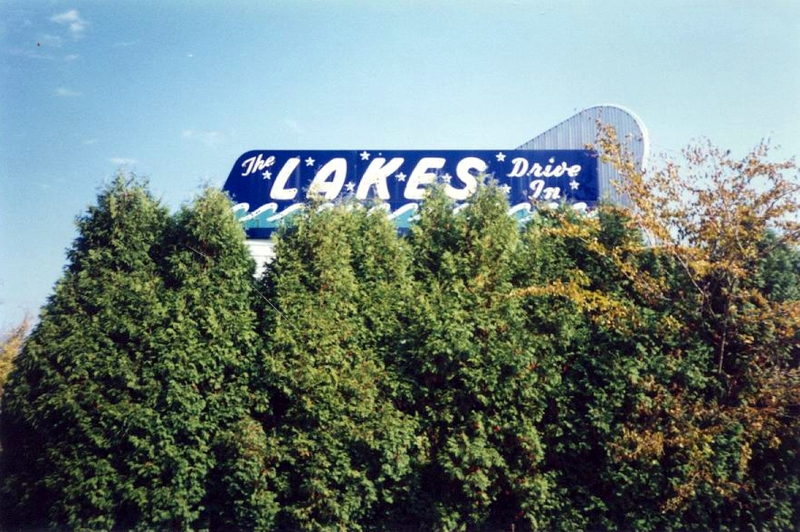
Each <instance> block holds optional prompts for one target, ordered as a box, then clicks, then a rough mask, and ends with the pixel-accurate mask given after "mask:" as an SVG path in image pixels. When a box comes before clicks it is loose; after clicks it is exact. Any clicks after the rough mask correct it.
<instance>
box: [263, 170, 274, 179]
mask: <svg viewBox="0 0 800 532" xmlns="http://www.w3.org/2000/svg"><path fill="white" fill-rule="evenodd" d="M261 175H263V176H264V179H270V178H271V177H272V172H270V171H269V170H264V173H263V174H261Z"/></svg>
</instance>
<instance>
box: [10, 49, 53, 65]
mask: <svg viewBox="0 0 800 532" xmlns="http://www.w3.org/2000/svg"><path fill="white" fill-rule="evenodd" d="M37 50H39V48H38V47H36V46H34V47H33V48H12V49H10V50H8V51H7V53H8V54H9V55H13V56H16V57H27V58H28V59H45V60H47V61H52V60H53V59H55V57H53V56H52V55H50V54H44V53H42V52H39V51H37Z"/></svg>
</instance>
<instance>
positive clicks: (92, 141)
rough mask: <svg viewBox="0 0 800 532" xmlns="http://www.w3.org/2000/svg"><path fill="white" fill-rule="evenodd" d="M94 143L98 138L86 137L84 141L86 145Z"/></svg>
mask: <svg viewBox="0 0 800 532" xmlns="http://www.w3.org/2000/svg"><path fill="white" fill-rule="evenodd" d="M93 144H97V139H86V140H84V141H83V145H84V146H91V145H93Z"/></svg>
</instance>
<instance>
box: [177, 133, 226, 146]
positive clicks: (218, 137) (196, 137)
mask: <svg viewBox="0 0 800 532" xmlns="http://www.w3.org/2000/svg"><path fill="white" fill-rule="evenodd" d="M181 137H183V138H185V139H188V140H193V141H197V142H200V143H201V144H204V145H206V146H208V147H214V146H217V145H219V144H221V143H222V142H223V141H224V140H225V134H224V133H222V132H221V131H199V130H196V129H184V130H183V132H182V133H181Z"/></svg>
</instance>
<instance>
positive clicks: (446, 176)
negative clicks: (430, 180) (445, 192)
mask: <svg viewBox="0 0 800 532" xmlns="http://www.w3.org/2000/svg"><path fill="white" fill-rule="evenodd" d="M451 179H453V176H451V175H450V174H444V175H443V176H442V181H444V182H445V183H449V182H450V180H451Z"/></svg>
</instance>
